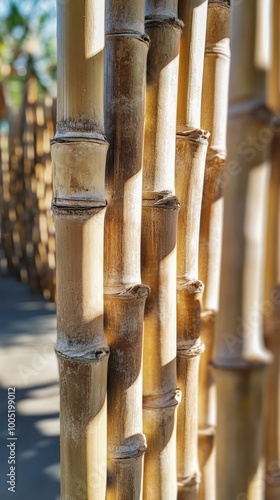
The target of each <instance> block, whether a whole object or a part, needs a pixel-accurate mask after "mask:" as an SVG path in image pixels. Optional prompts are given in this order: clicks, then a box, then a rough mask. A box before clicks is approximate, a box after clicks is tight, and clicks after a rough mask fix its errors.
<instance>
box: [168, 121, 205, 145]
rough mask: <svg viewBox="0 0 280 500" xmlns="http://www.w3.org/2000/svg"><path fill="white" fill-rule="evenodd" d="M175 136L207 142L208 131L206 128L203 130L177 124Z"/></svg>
mask: <svg viewBox="0 0 280 500" xmlns="http://www.w3.org/2000/svg"><path fill="white" fill-rule="evenodd" d="M176 135H177V138H178V139H179V138H186V139H188V140H189V141H192V142H198V143H202V144H207V142H208V138H209V135H210V133H209V132H208V130H203V129H200V128H191V127H187V126H186V125H180V124H179V125H178V127H177V134H176Z"/></svg>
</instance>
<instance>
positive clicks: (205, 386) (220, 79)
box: [198, 0, 230, 500]
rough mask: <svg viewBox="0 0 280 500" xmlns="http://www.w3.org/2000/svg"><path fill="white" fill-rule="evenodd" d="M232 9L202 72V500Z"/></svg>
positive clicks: (212, 36)
mask: <svg viewBox="0 0 280 500" xmlns="http://www.w3.org/2000/svg"><path fill="white" fill-rule="evenodd" d="M229 14H230V9H229V6H228V3H227V2H226V1H217V0H213V1H209V3H208V15H207V31H206V46H205V59H204V71H203V92H202V110H201V125H202V127H203V128H204V129H206V130H209V132H210V139H209V146H208V151H207V157H206V170H205V178H204V189H203V200H202V209H201V219H200V239H199V277H200V278H201V280H202V282H203V283H204V286H205V288H204V293H203V297H202V314H201V339H202V342H203V344H204V346H205V350H204V352H203V353H202V356H201V360H200V369H199V403H198V405H199V417H198V423H199V462H200V469H201V472H202V482H201V486H200V490H199V496H200V498H201V499H205V500H206V499H209V500H212V499H213V498H214V497H215V446H214V440H215V426H216V397H215V386H214V380H213V375H212V370H211V369H210V367H209V363H210V362H211V361H212V356H213V343H214V328H215V322H216V315H217V312H218V309H219V300H218V298H219V284H220V260H221V243H222V219H223V198H222V174H223V170H224V165H225V155H226V125H227V108H228V79H229V62H230V59H229V28H230V17H229Z"/></svg>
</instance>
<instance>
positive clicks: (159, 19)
mask: <svg viewBox="0 0 280 500" xmlns="http://www.w3.org/2000/svg"><path fill="white" fill-rule="evenodd" d="M145 27H146V28H152V27H155V28H157V27H164V28H169V27H172V28H175V29H176V30H179V31H180V32H181V31H182V29H183V27H184V23H183V21H181V19H178V18H177V17H167V16H160V15H159V14H155V15H149V16H146V17H145Z"/></svg>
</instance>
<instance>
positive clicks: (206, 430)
mask: <svg viewBox="0 0 280 500" xmlns="http://www.w3.org/2000/svg"><path fill="white" fill-rule="evenodd" d="M215 435H216V427H214V426H213V425H205V426H204V427H202V426H201V427H199V429H198V436H199V437H209V436H215Z"/></svg>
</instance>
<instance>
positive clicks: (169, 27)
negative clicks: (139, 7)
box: [142, 0, 182, 500]
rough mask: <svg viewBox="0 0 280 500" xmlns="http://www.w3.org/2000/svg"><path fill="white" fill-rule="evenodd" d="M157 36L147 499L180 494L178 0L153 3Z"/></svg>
mask: <svg viewBox="0 0 280 500" xmlns="http://www.w3.org/2000/svg"><path fill="white" fill-rule="evenodd" d="M145 13H146V22H145V28H146V33H147V34H148V35H149V37H150V39H151V47H150V50H149V54H148V68H147V102H146V126H145V153H144V172H143V176H144V177H143V209H142V218H143V222H142V277H143V280H144V281H145V283H147V284H148V285H149V286H150V288H151V294H150V296H149V297H148V299H147V303H146V314H145V336H144V378H143V381H144V385H143V395H144V398H143V408H144V412H143V416H144V433H145V435H146V438H147V445H148V448H147V452H146V454H145V467H144V498H147V499H149V498H153V499H154V500H157V499H158V500H164V499H166V500H171V499H176V498H177V472H176V417H177V405H178V400H179V397H180V393H179V391H178V390H177V389H176V387H177V374H176V342H177V335H176V233H177V219H178V208H179V203H178V199H177V198H176V197H175V196H174V176H175V137H176V136H175V133H176V100H177V87H178V59H179V57H178V53H179V41H180V35H181V29H182V25H181V23H180V22H179V21H178V19H177V1H176V0H169V1H166V0H164V1H160V2H159V1H155V0H148V1H147V2H146V12H145Z"/></svg>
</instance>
